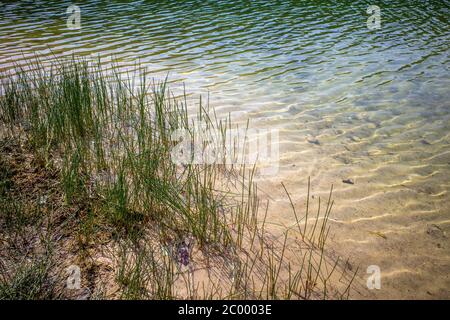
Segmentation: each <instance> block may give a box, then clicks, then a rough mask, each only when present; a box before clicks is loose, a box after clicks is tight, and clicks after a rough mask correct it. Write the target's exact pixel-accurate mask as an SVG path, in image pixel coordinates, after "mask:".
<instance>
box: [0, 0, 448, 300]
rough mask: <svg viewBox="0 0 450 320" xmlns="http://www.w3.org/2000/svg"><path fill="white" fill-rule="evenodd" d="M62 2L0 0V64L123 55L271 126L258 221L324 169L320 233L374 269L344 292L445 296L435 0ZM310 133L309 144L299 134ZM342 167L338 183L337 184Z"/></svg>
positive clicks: (444, 181) (440, 43)
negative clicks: (325, 222) (330, 197)
mask: <svg viewBox="0 0 450 320" xmlns="http://www.w3.org/2000/svg"><path fill="white" fill-rule="evenodd" d="M76 3H77V5H78V6H79V7H80V9H81V16H80V17H81V29H79V30H70V29H68V28H67V26H66V19H67V17H68V14H67V13H66V9H67V7H68V6H69V5H70V4H71V2H70V1H58V2H50V1H7V2H2V3H1V7H0V10H1V11H0V71H5V70H8V69H10V68H11V67H12V66H13V64H19V65H20V64H25V63H26V60H27V59H29V58H32V57H34V56H35V55H37V56H39V57H41V58H43V59H45V58H50V57H51V56H53V55H56V56H62V55H70V54H72V53H76V54H78V55H86V56H88V55H92V56H100V57H101V58H102V60H103V61H105V62H107V61H110V60H111V59H112V58H114V59H115V60H116V61H117V63H118V64H119V65H120V66H121V67H122V68H124V70H125V69H127V68H131V67H133V66H134V65H135V64H136V63H137V62H140V63H141V64H142V65H145V66H146V67H148V68H149V70H151V71H152V74H153V76H154V77H155V78H157V79H163V78H164V77H165V76H166V75H167V74H168V75H169V79H170V82H171V87H172V88H173V89H174V90H175V92H177V90H180V89H181V87H182V84H184V85H185V86H186V90H187V92H188V93H189V94H191V95H192V98H194V97H198V95H203V96H205V95H206V94H209V96H210V104H211V106H212V107H214V108H216V110H217V112H218V113H219V114H222V115H226V114H227V113H231V117H232V118H234V119H236V120H237V121H245V120H246V119H250V120H251V125H252V126H254V127H258V128H272V129H278V130H279V137H280V142H279V147H280V163H279V164H280V167H279V172H278V174H277V175H275V176H269V177H263V178H260V185H261V189H262V195H263V197H268V198H270V199H271V201H272V203H273V206H272V210H271V213H270V219H271V221H274V222H276V224H277V225H281V226H288V225H291V224H292V223H293V222H294V217H293V215H292V213H291V212H290V210H289V204H288V203H287V202H286V196H285V194H284V193H283V189H282V188H281V186H280V182H281V181H283V182H284V183H285V184H286V187H287V188H288V190H289V191H290V193H291V194H292V196H293V200H294V202H295V203H296V204H297V205H298V206H302V205H303V202H304V198H305V194H306V186H307V178H308V176H310V177H311V184H312V190H313V194H316V195H325V194H326V193H327V191H328V190H329V188H330V185H331V184H334V189H335V200H336V206H335V209H334V211H333V214H332V217H333V222H334V223H333V236H332V246H334V248H335V249H336V250H337V252H339V254H342V255H344V256H346V255H347V256H350V258H351V259H352V261H353V263H354V264H355V265H359V266H360V270H361V271H360V276H361V279H363V280H364V279H365V277H366V275H365V271H366V268H367V266H369V265H378V266H380V268H381V271H382V289H381V290H377V291H376V292H374V291H369V290H367V289H366V290H364V289H361V290H360V291H359V292H357V293H355V297H367V298H370V297H373V296H376V297H385V298H433V297H435V298H436V297H446V298H450V279H449V273H450V243H449V241H448V236H450V195H449V191H450V135H449V132H450V91H449V88H450V77H449V67H450V63H449V43H450V33H449V30H450V29H449V27H450V24H449V18H450V2H449V1H427V2H422V1H396V2H393V1H376V3H373V4H376V5H378V6H379V7H380V8H381V28H380V29H376V30H369V29H368V27H367V25H366V21H367V19H368V17H369V14H367V12H366V10H367V7H368V6H369V5H370V4H372V3H371V2H368V1H341V2H335V1H333V2H332V1H289V0H284V1H263V0H254V1H172V0H170V1H77V2H76ZM311 142H315V143H311ZM344 179H352V180H353V181H354V184H345V183H343V182H342V180H344Z"/></svg>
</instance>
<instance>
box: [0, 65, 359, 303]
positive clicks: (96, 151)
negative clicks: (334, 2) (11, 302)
mask: <svg viewBox="0 0 450 320" xmlns="http://www.w3.org/2000/svg"><path fill="white" fill-rule="evenodd" d="M2 79H3V80H2V83H1V86H0V122H1V126H2V132H1V135H2V140H1V141H2V142H1V155H2V158H1V161H0V165H1V167H2V168H1V173H0V197H1V199H0V206H1V207H0V212H1V217H0V223H1V224H0V226H1V229H0V240H1V246H2V250H1V251H2V255H4V257H3V258H2V260H1V261H2V262H1V265H0V298H4V299H5V298H6V299H15V298H24V299H39V298H91V299H93V298H108V299H114V298H123V299H177V298H187V299H210V298H225V299H237V298H248V299H313V298H345V297H347V296H348V293H349V290H350V287H351V282H352V280H353V277H354V274H353V273H352V274H347V271H346V270H345V269H342V268H340V265H341V264H342V263H341V261H340V260H339V259H331V258H330V257H328V256H327V254H326V251H325V245H326V240H327V237H328V234H329V230H330V229H329V226H328V221H329V219H328V217H329V215H330V212H331V209H332V205H333V202H332V199H331V193H330V197H329V198H328V200H327V202H326V205H325V208H323V205H322V207H321V203H320V200H319V203H318V207H317V211H316V213H315V214H309V211H310V210H311V208H312V205H311V204H310V196H309V194H308V196H307V206H306V209H305V216H304V217H300V216H299V215H298V212H297V211H298V209H297V208H296V206H295V205H294V204H293V203H292V202H291V204H292V209H293V214H294V216H295V219H297V226H298V228H296V229H287V230H285V232H284V233H283V236H281V237H278V238H277V237H275V236H274V235H273V234H271V232H270V230H268V228H267V225H268V223H267V222H266V216H267V211H268V210H269V204H268V203H267V204H262V203H260V200H259V198H258V195H257V186H256V184H255V183H254V182H253V176H254V174H255V168H245V167H233V168H228V167H224V166H219V165H206V164H205V165H198V164H191V165H183V166H180V165H176V164H175V163H174V162H173V161H172V159H171V151H172V149H173V146H174V141H172V140H171V133H172V132H174V131H175V130H177V129H185V130H188V131H189V132H191V133H192V139H194V136H195V130H196V129H195V127H194V126H193V125H192V119H193V118H194V119H196V120H198V121H202V122H203V123H207V126H208V127H209V128H211V129H218V131H219V132H221V133H222V134H223V135H224V136H225V135H226V132H227V130H229V129H230V128H232V124H231V122H230V121H229V120H226V119H225V120H218V119H217V118H216V117H214V116H213V113H212V112H211V111H210V110H209V108H208V106H204V105H202V103H201V102H200V105H199V109H198V112H197V113H196V115H195V116H189V114H188V111H187V110H188V109H187V103H186V100H181V101H180V100H178V99H175V98H174V97H173V96H172V95H171V93H170V91H169V90H168V88H167V86H166V82H162V83H155V82H153V81H150V80H149V77H148V75H147V73H146V71H145V70H144V69H140V70H139V77H138V79H139V81H138V82H137V83H134V82H133V80H126V79H124V77H123V76H120V74H119V73H118V71H117V70H116V69H115V68H112V69H108V70H104V69H103V68H102V66H101V64H100V63H93V62H88V61H85V60H81V59H77V58H73V59H72V60H70V61H55V62H54V63H53V64H51V65H50V66H45V67H44V66H43V65H41V64H40V63H39V62H34V63H30V68H29V70H26V71H25V70H21V69H16V70H15V72H14V73H11V74H6V75H3V77H2ZM283 187H284V185H283ZM286 193H287V199H288V200H290V195H289V193H288V191H287V190H286ZM17 239H22V240H21V241H22V242H21V241H18V240H17ZM73 264H75V265H78V266H80V268H81V276H82V281H81V282H82V287H81V288H80V289H78V290H69V289H68V288H66V278H67V276H68V275H67V274H66V273H65V270H66V268H67V267H68V266H69V265H73ZM341 269H342V270H341ZM338 270H340V274H338V273H339V272H338Z"/></svg>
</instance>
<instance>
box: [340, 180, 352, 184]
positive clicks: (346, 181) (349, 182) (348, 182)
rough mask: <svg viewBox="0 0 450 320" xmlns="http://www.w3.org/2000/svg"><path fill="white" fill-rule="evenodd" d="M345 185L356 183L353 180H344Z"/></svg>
mask: <svg viewBox="0 0 450 320" xmlns="http://www.w3.org/2000/svg"><path fill="white" fill-rule="evenodd" d="M342 182H343V183H347V184H355V182H354V181H353V179H344V180H342Z"/></svg>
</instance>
